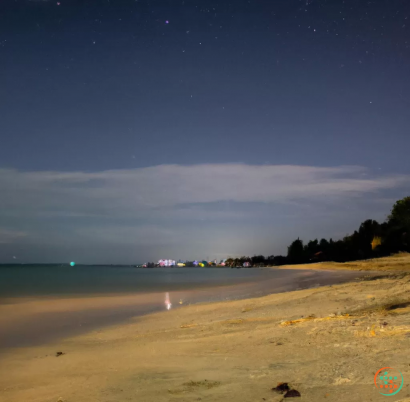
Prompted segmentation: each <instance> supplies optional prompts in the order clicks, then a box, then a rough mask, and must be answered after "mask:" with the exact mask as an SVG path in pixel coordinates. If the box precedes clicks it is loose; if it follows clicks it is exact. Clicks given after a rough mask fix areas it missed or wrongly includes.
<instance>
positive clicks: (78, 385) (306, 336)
mask: <svg viewBox="0 0 410 402" xmlns="http://www.w3.org/2000/svg"><path fill="white" fill-rule="evenodd" d="M374 261H376V262H374ZM374 261H373V262H367V263H365V262H360V263H357V265H358V266H359V265H360V268H359V269H367V268H363V265H361V264H368V266H369V267H372V270H383V267H381V265H383V264H384V265H385V267H384V268H385V269H386V270H387V269H388V265H389V261H390V263H391V266H392V270H395V271H396V270H398V267H401V270H402V271H410V259H409V256H398V257H393V258H390V260H389V259H383V261H381V260H374ZM318 265H320V266H324V265H325V264H318ZM338 265H339V264H338ZM348 265H349V267H347V268H348V269H358V268H357V267H356V268H354V267H352V265H354V264H348ZM305 267H306V268H308V269H312V265H310V264H309V265H306V266H305ZM300 268H301V266H298V269H300ZM325 269H329V264H328V265H327V267H326V268H325ZM409 291H410V275H408V274H407V273H395V274H393V275H391V276H390V277H387V278H381V279H374V280H367V281H366V280H365V281H359V282H353V283H347V284H343V285H336V286H325V287H321V288H315V289H308V290H301V291H295V292H289V293H281V294H274V295H270V296H266V297H261V298H258V299H250V300H237V301H228V302H222V303H211V304H201V305H191V306H186V307H183V308H181V309H178V310H171V311H166V312H162V313H156V314H152V315H149V316H145V317H139V318H136V319H134V320H132V321H131V322H128V323H127V324H123V325H120V326H116V327H110V328H105V329H103V330H99V331H93V332H90V333H88V334H86V335H81V336H77V337H73V338H68V339H65V340H62V341H58V342H56V343H52V344H47V345H46V346H40V347H30V348H20V349H15V350H10V351H9V352H8V353H6V354H4V355H2V356H1V361H0V401H1V402H20V401H30V402H57V401H58V400H59V399H60V398H61V399H60V401H67V402H91V401H92V402H94V401H101V402H114V401H116V402H117V401H138V402H151V401H158V402H163V401H164V402H165V401H172V402H174V401H175V402H177V401H181V402H182V401H200V400H202V401H238V402H245V401H246V402H249V401H251V402H253V401H255V402H256V401H259V402H261V401H264V400H265V401H280V400H282V399H283V395H280V394H277V393H275V392H274V391H272V390H271V388H272V387H274V386H276V385H277V383H278V382H288V383H290V384H291V386H293V387H294V388H295V389H297V390H298V391H299V392H300V393H301V397H300V398H296V399H295V400H300V401H349V402H355V401H383V400H386V397H385V396H382V395H380V394H379V392H378V390H377V389H376V387H375V386H374V384H373V376H374V374H375V373H376V371H377V370H379V369H380V368H382V367H385V366H391V367H394V368H397V369H399V370H400V371H401V372H402V374H403V376H404V387H403V389H402V390H401V392H400V393H399V394H398V395H396V396H392V397H389V398H387V400H390V401H398V400H401V401H405V400H406V401H410V398H409V397H410V348H409V346H410V293H409ZM57 351H62V352H64V354H63V355H62V356H59V357H56V352H57ZM407 398H409V399H407ZM285 400H288V399H285ZM290 400H292V399H290Z"/></svg>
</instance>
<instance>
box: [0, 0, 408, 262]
mask: <svg viewBox="0 0 410 402" xmlns="http://www.w3.org/2000/svg"><path fill="white" fill-rule="evenodd" d="M409 123H410V3H409V1H408V0H377V1H362V0H345V1H342V0H246V1H245V0H235V1H224V0H218V1H216V0H215V1H209V0H184V1H183V0H169V1H164V0H157V1H153V0H151V1H149V0H115V1H113V0H112V1H108V0H102V1H98V0H93V1H85V0H59V1H53V0H31V1H30V0H16V1H8V0H3V1H2V2H1V4H0V140H1V141H0V262H17V263H18V262H67V261H72V260H74V261H77V262H78V263H81V262H83V263H140V262H144V261H148V260H158V259H160V258H172V259H179V258H182V259H191V258H192V259H194V258H196V259H203V258H212V259H213V258H218V259H220V258H226V257H227V256H238V255H253V254H259V253H262V254H265V255H271V254H275V255H276V254H286V246H287V245H288V244H289V243H290V242H291V241H292V240H294V239H295V238H297V237H300V238H301V239H304V240H309V239H314V238H316V237H318V238H319V239H320V238H321V237H326V238H329V237H332V238H333V239H339V238H341V237H343V236H344V235H346V234H347V233H351V232H353V231H354V230H355V229H356V228H357V227H358V226H359V224H360V222H362V221H363V220H365V219H368V218H373V219H377V220H379V221H383V220H384V219H385V218H386V215H387V214H388V212H389V210H390V208H391V206H392V204H393V203H394V201H395V200H397V199H399V198H402V197H404V196H407V195H410V157H409V150H410V133H409Z"/></svg>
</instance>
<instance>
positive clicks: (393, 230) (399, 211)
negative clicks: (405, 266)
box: [287, 197, 410, 264]
mask: <svg viewBox="0 0 410 402" xmlns="http://www.w3.org/2000/svg"><path fill="white" fill-rule="evenodd" d="M399 251H407V252H410V197H406V198H403V199H402V200H399V201H397V202H396V203H395V204H394V205H393V208H392V210H391V213H390V215H389V216H388V218H387V220H386V222H383V223H379V222H377V221H375V220H372V219H368V220H366V221H364V222H363V223H362V224H361V225H360V227H359V229H358V230H355V231H354V232H353V233H352V234H351V235H348V236H345V237H344V238H343V239H342V240H338V241H333V240H332V239H330V240H329V241H328V240H326V239H321V240H320V241H318V240H317V239H316V240H310V241H309V242H308V243H306V244H303V241H302V240H300V239H297V240H295V241H294V242H292V244H291V245H290V246H289V247H288V255H287V260H288V263H290V264H302V263H306V262H312V261H337V262H345V261H353V260H361V259H368V258H375V257H382V256H387V255H390V254H392V253H397V252H399Z"/></svg>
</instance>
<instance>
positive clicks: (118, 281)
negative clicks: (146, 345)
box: [0, 265, 357, 302]
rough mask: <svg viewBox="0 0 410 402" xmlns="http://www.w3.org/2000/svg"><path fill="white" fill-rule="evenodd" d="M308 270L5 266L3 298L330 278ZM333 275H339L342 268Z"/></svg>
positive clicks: (0, 282)
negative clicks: (307, 273) (308, 272)
mask: <svg viewBox="0 0 410 402" xmlns="http://www.w3.org/2000/svg"><path fill="white" fill-rule="evenodd" d="M306 272H307V271H306V270H303V271H294V270H292V271H290V270H289V271H286V270H279V269H278V270H275V269H266V268H265V269H260V268H241V269H236V268H234V269H231V268H154V269H149V268H148V269H144V268H134V267H124V266H87V265H84V266H81V265H76V266H74V267H70V266H67V265H65V266H61V265H1V266H0V302H1V299H2V298H9V297H30V296H76V295H77V296H81V295H89V294H99V295H102V294H131V293H140V292H144V293H146V292H172V291H177V290H178V291H180V290H187V289H190V290H193V289H200V288H207V287H208V288H209V287H215V286H227V285H238V284H244V283H259V284H260V285H261V286H262V287H263V286H264V284H266V281H268V282H269V284H270V285H271V286H273V287H277V286H278V285H279V284H280V285H285V284H286V283H289V284H293V286H292V288H297V287H298V286H299V285H301V286H303V285H306V284H307V283H306V279H307V277H308V278H309V280H308V282H309V283H308V284H309V285H312V283H311V281H312V280H313V282H314V281H315V279H317V280H318V281H319V282H320V279H323V278H324V277H326V278H328V277H329V274H326V275H323V273H320V272H311V273H310V274H309V275H306ZM301 273H305V275H301ZM330 276H331V277H335V278H337V277H340V271H339V272H337V273H335V274H333V275H330ZM342 276H343V277H344V275H342ZM353 276H355V274H353ZM356 276H357V273H356Z"/></svg>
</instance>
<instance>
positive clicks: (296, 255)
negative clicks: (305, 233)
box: [288, 237, 305, 264]
mask: <svg viewBox="0 0 410 402" xmlns="http://www.w3.org/2000/svg"><path fill="white" fill-rule="evenodd" d="M288 259H289V260H290V262H291V263H295V264H298V263H302V262H304V259H305V251H304V249H303V241H302V240H300V239H299V237H298V239H297V240H295V241H294V242H293V243H292V244H291V245H290V246H289V247H288Z"/></svg>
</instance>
